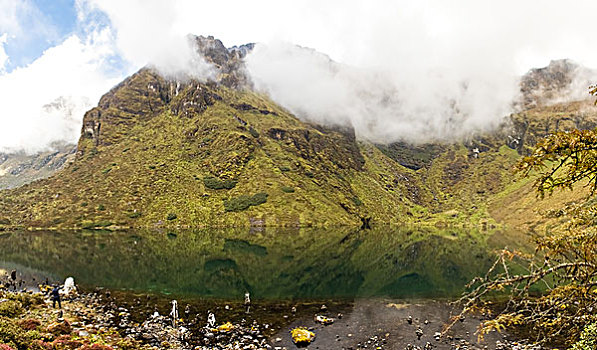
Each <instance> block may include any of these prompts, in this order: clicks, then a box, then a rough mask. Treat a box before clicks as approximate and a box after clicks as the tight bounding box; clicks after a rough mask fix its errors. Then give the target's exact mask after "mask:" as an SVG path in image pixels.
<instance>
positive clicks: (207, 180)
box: [203, 176, 236, 190]
mask: <svg viewBox="0 0 597 350" xmlns="http://www.w3.org/2000/svg"><path fill="white" fill-rule="evenodd" d="M203 185H205V187H206V188H209V189H212V190H221V189H224V188H225V189H227V190H230V189H232V188H234V187H235V186H236V181H234V180H220V179H218V178H217V177H213V176H207V177H204V178H203Z"/></svg>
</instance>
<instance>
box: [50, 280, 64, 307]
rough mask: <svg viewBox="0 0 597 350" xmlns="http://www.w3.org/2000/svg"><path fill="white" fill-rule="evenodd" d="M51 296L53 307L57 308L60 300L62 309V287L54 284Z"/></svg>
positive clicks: (59, 305)
mask: <svg viewBox="0 0 597 350" xmlns="http://www.w3.org/2000/svg"><path fill="white" fill-rule="evenodd" d="M50 296H51V297H52V307H53V308H56V302H58V308H59V309H62V304H61V303H60V288H59V287H58V286H57V285H54V289H52V292H50Z"/></svg>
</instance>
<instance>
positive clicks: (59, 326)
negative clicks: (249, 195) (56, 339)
mask: <svg viewBox="0 0 597 350" xmlns="http://www.w3.org/2000/svg"><path fill="white" fill-rule="evenodd" d="M72 331H73V328H72V327H71V326H70V323H68V321H67V320H64V321H62V322H54V323H52V324H50V325H49V326H48V333H52V334H54V335H62V334H70V332H72Z"/></svg>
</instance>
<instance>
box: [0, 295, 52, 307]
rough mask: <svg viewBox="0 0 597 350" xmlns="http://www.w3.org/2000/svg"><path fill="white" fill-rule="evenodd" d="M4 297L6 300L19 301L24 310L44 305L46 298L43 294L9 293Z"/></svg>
mask: <svg viewBox="0 0 597 350" xmlns="http://www.w3.org/2000/svg"><path fill="white" fill-rule="evenodd" d="M4 297H5V298H6V299H10V300H14V301H18V302H19V303H21V305H22V306H23V307H24V308H28V307H29V306H31V305H41V304H43V303H44V297H43V296H42V295H41V294H26V293H8V294H6V295H5V296H4Z"/></svg>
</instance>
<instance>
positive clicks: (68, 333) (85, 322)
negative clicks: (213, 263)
mask: <svg viewBox="0 0 597 350" xmlns="http://www.w3.org/2000/svg"><path fill="white" fill-rule="evenodd" d="M114 294H115V295H114ZM129 294H130V293H129ZM129 294H127V293H125V292H112V293H111V292H110V291H107V290H101V289H98V290H95V291H90V292H86V293H81V294H79V295H77V296H74V297H71V298H65V300H63V304H62V309H54V308H52V305H51V301H50V300H49V298H47V297H44V296H43V295H42V294H41V293H33V292H31V291H28V292H8V291H0V344H4V345H0V349H2V350H8V349H13V350H21V349H48V350H49V349H81V350H89V349H93V350H110V349H194V350H207V349H275V350H284V349H285V350H290V349H297V346H296V345H295V344H294V343H293V341H292V338H291V335H290V330H292V329H294V328H296V327H305V328H307V329H309V330H310V331H312V332H313V333H314V334H315V335H316V337H315V339H314V341H313V342H312V343H310V344H308V348H309V349H346V350H349V349H352V350H357V349H397V350H405V349H408V350H415V349H421V350H431V349H450V350H456V349H459V350H465V349H479V350H484V349H490V350H491V349H495V350H505V349H515V350H523V349H525V350H529V349H533V350H539V349H544V348H542V347H539V346H533V345H527V344H526V343H525V342H516V341H512V340H510V339H509V338H507V337H506V336H504V335H502V334H499V333H496V332H493V333H490V334H489V335H487V336H486V337H485V340H484V342H478V341H477V337H476V335H475V331H476V328H477V326H478V324H479V322H480V320H481V317H475V316H471V317H467V318H466V319H464V320H462V322H458V323H457V324H456V326H455V327H453V328H452V329H451V330H450V331H449V332H447V333H445V334H444V335H442V336H441V337H440V336H439V334H440V332H442V329H443V326H444V324H445V322H446V320H448V319H449V318H450V317H451V316H452V315H453V314H454V310H453V309H451V306H449V305H448V304H447V303H445V302H438V301H426V302H421V303H408V304H407V303H403V304H397V303H393V302H389V301H387V300H355V301H354V302H353V304H352V306H350V307H347V305H343V304H338V305H334V306H332V307H329V308H328V307H324V309H322V308H321V307H320V306H318V305H321V304H318V305H315V304H314V303H311V304H309V303H305V304H297V306H298V307H296V306H293V307H288V305H285V306H284V308H286V311H288V312H284V311H282V310H271V307H270V308H269V309H270V311H273V314H271V315H270V317H274V318H275V319H277V320H278V321H273V322H270V321H269V320H271V319H269V320H267V319H268V317H267V316H261V315H263V314H261V313H259V312H258V311H263V310H265V309H268V307H265V305H260V304H257V305H254V306H253V307H254V309H255V314H253V312H250V313H248V314H246V311H245V310H244V306H243V305H242V304H241V303H240V302H239V303H237V304H231V305H229V304H226V305H224V306H222V307H221V309H220V310H218V311H217V313H220V314H226V312H228V311H231V310H233V309H237V311H238V314H236V315H237V316H231V318H232V319H225V318H223V319H224V320H225V322H217V323H215V324H214V325H213V326H212V327H207V326H206V322H205V321H206V319H207V318H206V317H205V318H203V317H202V316H200V315H199V314H195V315H192V314H191V313H190V312H186V313H185V312H184V311H182V310H181V314H182V315H181V316H180V318H179V319H177V320H176V323H175V324H173V319H172V317H169V316H165V315H164V314H166V313H165V312H162V313H161V314H160V312H159V311H158V307H157V306H154V311H153V313H151V311H150V310H148V308H147V306H150V305H151V304H152V303H153V302H154V301H155V300H154V299H148V300H147V302H145V303H144V304H143V303H142V302H141V298H140V297H139V296H135V297H130V295H129ZM126 295H129V298H128V299H126V298H125V296H126ZM147 298H150V297H147ZM164 300H165V298H164ZM141 304H143V305H141ZM134 305H140V306H139V307H136V308H135V307H134ZM141 306H144V307H141ZM213 306H215V304H212V307H213ZM164 307H165V305H161V306H160V307H159V309H161V310H164ZM205 307H207V305H206V306H205ZM216 307H218V308H219V307H220V306H216ZM297 308H298V310H300V311H297ZM187 311H188V310H187ZM220 311H221V312H220ZM340 311H343V312H345V314H342V313H341V312H340ZM243 314H246V316H247V317H243V316H242V315H243ZM315 314H319V315H324V314H325V315H328V316H326V319H328V320H329V321H330V322H322V318H319V319H315V318H313V315H315ZM230 315H232V314H230ZM261 317H262V318H263V319H264V320H262V321H261V322H260V321H259V320H257V319H256V318H261ZM324 323H326V324H324ZM545 349H547V348H545Z"/></svg>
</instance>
